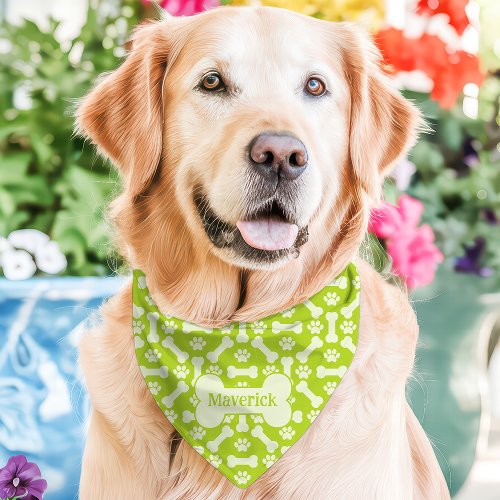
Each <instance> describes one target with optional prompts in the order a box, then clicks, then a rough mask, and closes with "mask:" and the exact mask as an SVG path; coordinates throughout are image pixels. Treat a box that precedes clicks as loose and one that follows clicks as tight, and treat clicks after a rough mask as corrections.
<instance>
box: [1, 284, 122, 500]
mask: <svg viewBox="0 0 500 500" xmlns="http://www.w3.org/2000/svg"><path fill="white" fill-rule="evenodd" d="M121 282H122V280H120V279H118V278H47V279H46V278H36V279H31V280H27V281H21V282H13V281H7V280H5V279H0V467H3V466H4V465H5V463H6V462H7V459H8V458H9V457H10V456H12V455H17V454H24V455H26V456H27V458H28V460H29V461H31V462H35V463H36V464H38V466H39V467H40V469H41V472H42V476H43V477H44V478H45V479H46V480H47V482H48V490H47V493H46V495H45V496H44V498H46V499H47V500H68V499H72V498H77V497H78V495H77V493H78V482H79V477H80V466H81V456H82V449H83V441H84V418H85V416H86V415H87V413H88V402H87V399H86V397H85V392H84V390H83V387H82V383H81V378H80V375H79V372H78V364H77V348H76V346H77V337H78V330H79V329H78V328H77V326H78V325H79V324H80V323H81V322H82V321H83V320H85V319H86V318H87V317H88V316H89V313H91V312H92V311H94V310H95V309H96V308H98V307H99V305H100V304H101V303H102V301H103V300H104V299H105V298H106V297H108V296H110V295H112V294H113V293H114V292H115V291H116V290H117V289H118V288H119V286H120V283H121Z"/></svg>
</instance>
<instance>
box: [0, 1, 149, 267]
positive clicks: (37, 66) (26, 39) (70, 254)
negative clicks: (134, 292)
mask: <svg viewBox="0 0 500 500" xmlns="http://www.w3.org/2000/svg"><path fill="white" fill-rule="evenodd" d="M109 4H110V2H108V5H107V3H106V2H90V4H89V9H88V11H87V20H86V23H85V26H84V28H83V29H82V31H81V33H80V35H79V36H78V37H76V38H75V39H74V40H71V41H66V40H63V41H61V42H60V41H58V39H57V38H56V37H55V36H54V33H57V30H58V27H59V22H58V21H56V20H54V19H50V22H49V25H48V27H47V28H46V29H43V28H40V27H39V26H38V25H36V24H35V23H34V22H32V21H29V20H24V21H23V23H22V24H21V25H19V26H17V25H12V24H7V23H2V25H1V27H0V39H3V40H4V41H8V45H7V46H6V47H5V49H4V51H3V53H2V54H1V58H0V115H1V116H2V117H3V120H2V125H1V126H0V236H2V235H3V236H7V235H8V234H9V233H10V232H11V231H13V230H15V229H20V228H33V229H38V230H40V231H42V232H44V233H46V234H48V235H49V236H50V237H51V238H52V239H53V240H55V241H57V242H58V243H59V246H60V248H61V250H62V252H63V253H64V254H65V255H66V256H67V258H68V267H67V268H66V273H67V274H70V275H104V274H109V273H110V270H111V268H114V266H115V264H114V263H113V262H112V261H110V260H108V256H109V254H110V246H109V228H108V226H107V224H106V222H105V221H104V217H103V216H104V213H103V211H104V208H105V206H106V204H107V202H108V201H109V199H110V196H111V193H112V192H113V190H115V189H117V180H118V179H117V175H116V173H115V171H114V170H113V169H112V168H111V165H110V164H109V163H107V162H106V161H105V160H104V159H103V158H102V157H100V156H98V155H97V154H96V153H95V150H94V149H93V148H92V147H91V146H90V145H89V144H84V141H83V140H82V139H81V138H79V137H75V136H74V134H73V127H74V119H73V117H72V109H73V108H74V105H75V103H76V102H77V100H78V98H80V97H81V96H83V95H84V94H85V92H87V91H88V90H89V88H90V86H91V85H92V82H93V81H94V80H95V79H96V77H97V76H98V75H100V74H101V73H103V72H105V71H109V70H111V69H113V68H115V67H116V66H117V65H118V64H119V63H120V61H121V58H122V57H123V56H124V54H125V51H124V49H123V44H124V43H125V41H126V40H127V37H128V36H129V34H130V31H131V29H132V27H133V26H135V25H136V24H137V23H138V22H139V19H140V15H141V14H142V10H143V9H142V5H141V4H140V3H138V2H135V1H126V0H125V1H123V2H121V5H115V6H114V7H113V8H109Z"/></svg>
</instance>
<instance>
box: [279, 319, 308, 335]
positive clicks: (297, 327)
mask: <svg viewBox="0 0 500 500" xmlns="http://www.w3.org/2000/svg"><path fill="white" fill-rule="evenodd" d="M271 328H272V330H271V331H272V332H273V333H281V332H293V333H296V334H300V333H302V322H301V321H297V322H296V323H281V322H280V321H273V322H272V324H271Z"/></svg>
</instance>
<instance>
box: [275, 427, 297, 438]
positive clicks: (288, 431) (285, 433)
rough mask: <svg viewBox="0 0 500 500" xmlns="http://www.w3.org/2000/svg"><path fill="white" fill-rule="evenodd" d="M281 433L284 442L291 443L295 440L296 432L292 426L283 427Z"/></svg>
mask: <svg viewBox="0 0 500 500" xmlns="http://www.w3.org/2000/svg"><path fill="white" fill-rule="evenodd" d="M279 433H280V436H281V439H283V440H284V441H289V440H290V439H292V438H293V436H295V430H294V429H293V427H291V426H288V427H283V429H280V430H279Z"/></svg>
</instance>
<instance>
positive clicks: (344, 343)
mask: <svg viewBox="0 0 500 500" xmlns="http://www.w3.org/2000/svg"><path fill="white" fill-rule="evenodd" d="M340 345H341V346H342V347H345V348H346V349H349V350H350V351H351V352H352V353H354V352H356V346H355V345H354V344H353V342H352V338H351V337H349V336H346V337H344V338H343V339H342V340H341V341H340Z"/></svg>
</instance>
